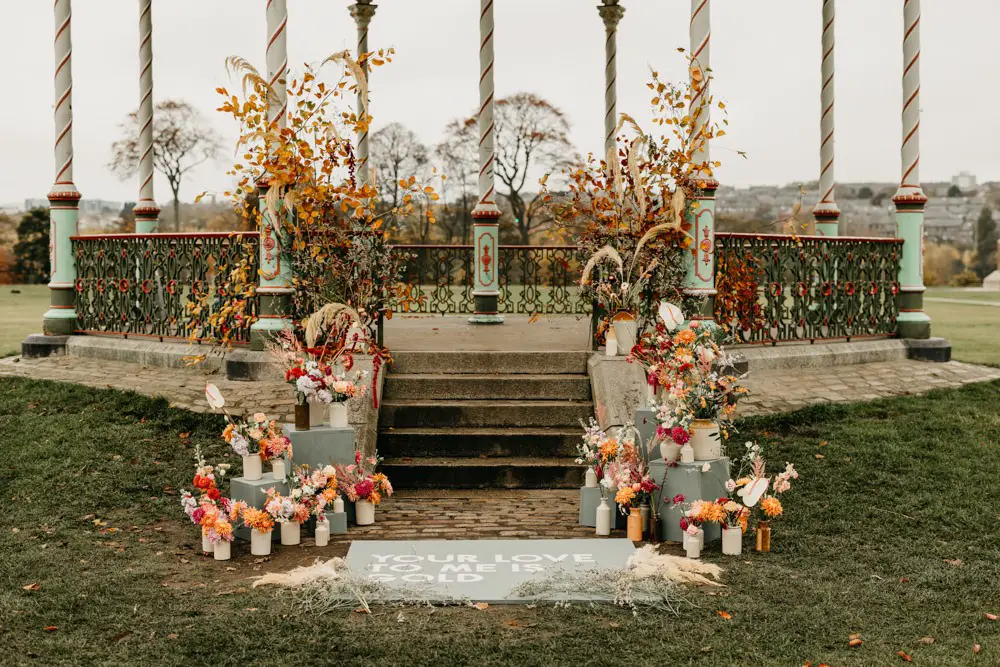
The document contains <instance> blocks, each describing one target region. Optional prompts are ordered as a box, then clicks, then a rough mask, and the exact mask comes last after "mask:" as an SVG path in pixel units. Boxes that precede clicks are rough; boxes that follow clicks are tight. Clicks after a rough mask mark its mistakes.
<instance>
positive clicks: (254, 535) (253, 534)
mask: <svg viewBox="0 0 1000 667" xmlns="http://www.w3.org/2000/svg"><path fill="white" fill-rule="evenodd" d="M250 554H251V555H253V556H270V555H271V531H267V532H266V533H262V532H260V531H259V530H257V529H256V528H254V529H252V530H251V531H250Z"/></svg>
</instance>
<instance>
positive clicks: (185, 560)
mask: <svg viewBox="0 0 1000 667" xmlns="http://www.w3.org/2000/svg"><path fill="white" fill-rule="evenodd" d="M181 562H182V563H185V564H187V563H190V562H191V561H189V560H188V559H187V558H181Z"/></svg>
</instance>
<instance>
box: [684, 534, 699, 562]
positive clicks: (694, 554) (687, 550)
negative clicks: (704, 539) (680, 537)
mask: <svg viewBox="0 0 1000 667" xmlns="http://www.w3.org/2000/svg"><path fill="white" fill-rule="evenodd" d="M684 554H685V555H686V556H687V557H688V558H699V557H701V543H699V542H698V540H697V539H696V538H693V537H692V538H691V539H689V540H688V541H687V543H686V544H685V545H684Z"/></svg>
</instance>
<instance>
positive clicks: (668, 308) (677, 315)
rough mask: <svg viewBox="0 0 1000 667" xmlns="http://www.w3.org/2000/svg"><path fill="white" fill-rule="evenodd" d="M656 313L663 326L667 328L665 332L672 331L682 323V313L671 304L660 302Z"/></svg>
mask: <svg viewBox="0 0 1000 667" xmlns="http://www.w3.org/2000/svg"><path fill="white" fill-rule="evenodd" d="M658 312H659V314H660V319H661V320H663V324H664V326H666V327H667V331H674V330H675V329H676V328H677V327H679V326H680V325H681V324H682V323H683V322H684V313H683V312H681V309H680V308H678V307H677V306H675V305H674V304H672V303H667V302H666V301H661V302H660V307H659V309H658Z"/></svg>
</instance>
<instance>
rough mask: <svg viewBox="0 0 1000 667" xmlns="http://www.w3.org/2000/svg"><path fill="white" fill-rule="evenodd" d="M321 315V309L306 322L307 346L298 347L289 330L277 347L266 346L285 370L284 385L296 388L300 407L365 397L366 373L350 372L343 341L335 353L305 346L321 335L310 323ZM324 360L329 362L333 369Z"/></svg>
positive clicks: (351, 360) (281, 334)
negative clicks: (314, 403)
mask: <svg viewBox="0 0 1000 667" xmlns="http://www.w3.org/2000/svg"><path fill="white" fill-rule="evenodd" d="M324 308H326V307H324ZM323 312H324V311H323V309H321V310H320V311H318V312H317V313H315V314H314V315H313V316H312V317H311V318H310V320H309V322H307V327H306V334H307V345H303V344H302V343H300V342H299V341H298V339H297V338H296V337H295V334H294V333H293V332H292V331H291V330H289V329H286V330H284V331H282V332H281V333H280V334H279V335H278V337H277V342H276V343H270V344H268V351H269V352H270V353H271V355H272V356H273V357H274V358H275V359H276V360H277V361H278V363H279V364H281V365H282V367H283V368H284V371H285V382H287V383H288V384H291V385H292V386H293V387H295V395H296V399H297V400H298V402H299V404H300V405H301V404H304V403H305V402H306V401H314V402H318V403H323V404H327V405H328V404H330V403H341V402H343V401H346V400H347V399H349V398H354V397H355V396H363V395H364V393H365V388H364V386H363V385H362V382H363V381H364V379H365V377H366V375H367V373H365V372H362V371H354V372H353V373H352V372H351V369H352V368H353V366H354V357H353V356H352V355H351V354H350V353H349V351H348V348H347V347H346V343H344V342H343V341H342V346H341V347H340V348H338V349H336V350H332V349H331V348H330V347H328V346H327V345H323V346H321V347H309V346H308V341H309V340H312V341H313V342H315V341H316V336H319V335H320V334H319V333H318V331H321V330H322V329H317V331H316V332H314V331H313V330H312V328H311V327H312V325H311V324H310V322H312V321H314V320H316V319H322V314H323ZM324 360H329V361H330V362H332V364H333V365H331V364H330V363H326V362H325V361H324ZM335 369H336V370H335Z"/></svg>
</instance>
